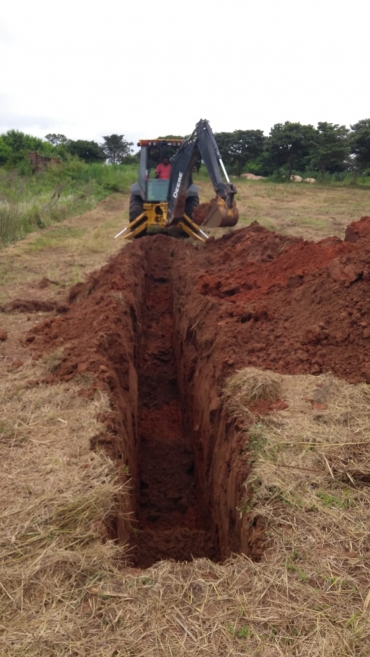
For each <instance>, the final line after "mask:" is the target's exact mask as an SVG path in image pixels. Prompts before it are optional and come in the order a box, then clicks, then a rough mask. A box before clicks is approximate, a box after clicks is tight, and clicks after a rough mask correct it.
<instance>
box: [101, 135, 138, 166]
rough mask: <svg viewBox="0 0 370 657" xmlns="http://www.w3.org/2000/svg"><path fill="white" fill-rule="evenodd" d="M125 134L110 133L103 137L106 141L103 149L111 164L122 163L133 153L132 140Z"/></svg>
mask: <svg viewBox="0 0 370 657" xmlns="http://www.w3.org/2000/svg"><path fill="white" fill-rule="evenodd" d="M124 137H125V135H109V136H107V137H103V139H104V143H103V145H102V147H101V148H102V151H103V153H104V154H105V157H106V158H107V160H108V162H110V163H111V164H121V163H122V162H123V161H124V159H125V157H126V156H127V155H130V154H131V146H133V145H134V144H133V142H132V141H130V142H129V141H126V140H125V139H124Z"/></svg>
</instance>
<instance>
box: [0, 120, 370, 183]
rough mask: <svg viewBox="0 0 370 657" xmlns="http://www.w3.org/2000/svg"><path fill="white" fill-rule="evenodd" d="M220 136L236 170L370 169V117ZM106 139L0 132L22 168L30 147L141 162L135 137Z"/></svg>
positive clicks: (5, 153) (1, 157)
mask: <svg viewBox="0 0 370 657" xmlns="http://www.w3.org/2000/svg"><path fill="white" fill-rule="evenodd" d="M215 136H216V140H217V144H218V147H219V149H220V153H221V156H222V158H223V161H224V163H225V165H226V167H227V169H228V171H229V173H231V174H234V175H236V176H240V175H241V174H242V173H243V171H244V172H250V173H254V174H257V175H261V176H270V175H273V174H275V173H278V174H279V175H286V176H289V177H290V176H291V175H292V174H293V173H300V174H305V175H322V176H324V175H325V174H327V173H329V174H341V173H344V174H346V173H352V174H353V175H355V176H357V175H370V119H363V120H361V121H358V122H357V123H355V124H353V125H351V126H350V129H348V128H346V126H344V125H339V124H334V123H327V122H320V123H318V124H317V127H314V126H313V125H304V124H301V123H294V122H291V121H286V122H285V123H276V124H275V125H274V126H273V127H272V128H271V130H270V133H269V135H267V136H266V135H264V133H263V131H262V130H234V131H233V132H218V133H216V135H215ZM184 138H185V137H184ZM102 139H103V142H102V143H100V144H99V143H97V142H95V141H86V140H82V139H78V140H72V139H68V138H67V137H66V136H65V135H62V134H56V133H51V134H48V135H46V136H45V140H43V139H40V138H38V137H33V136H31V135H27V134H25V133H23V132H20V131H19V130H8V132H6V133H5V134H2V135H0V166H6V167H9V168H11V167H18V168H20V169H21V168H22V166H26V160H27V158H26V156H27V153H28V152H29V151H37V152H38V153H39V154H40V155H46V156H54V157H59V158H60V159H68V158H70V157H77V158H80V159H81V160H84V161H85V162H87V163H91V162H109V163H111V164H126V163H133V162H137V154H133V152H132V146H133V143H132V142H129V141H127V140H126V139H125V136H124V135H116V134H114V135H108V136H105V137H103V138H102Z"/></svg>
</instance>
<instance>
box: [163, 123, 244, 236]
mask: <svg viewBox="0 0 370 657" xmlns="http://www.w3.org/2000/svg"><path fill="white" fill-rule="evenodd" d="M199 157H200V158H201V159H202V160H203V162H204V164H205V166H206V169H207V171H208V174H209V177H210V179H211V181H212V185H213V188H214V190H215V192H216V197H215V198H214V199H212V201H211V202H210V203H208V204H205V207H204V208H203V212H202V213H199V214H198V218H195V221H196V223H197V224H199V225H202V226H209V227H218V226H235V224H236V223H237V221H238V211H237V208H236V205H235V201H234V196H235V194H236V188H235V186H234V185H233V184H232V183H230V180H229V177H228V175H227V173H226V169H225V167H224V164H223V162H222V158H221V154H220V151H219V149H218V146H217V143H216V140H215V137H214V135H213V132H212V130H211V127H210V125H209V123H208V121H207V120H205V119H201V120H200V121H199V122H198V123H197V125H196V127H195V130H194V132H193V134H192V135H190V137H189V138H188V139H187V140H186V141H185V142H184V143H183V144H182V146H181V147H180V148H179V150H178V151H177V153H176V154H175V155H174V157H173V158H172V160H171V165H172V168H171V178H170V189H169V201H168V220H169V223H173V222H174V223H178V222H181V220H183V219H185V221H186V219H189V218H188V217H186V214H185V201H186V191H187V189H188V187H189V183H190V178H191V173H192V171H193V168H194V166H195V163H196V162H197V161H198V160H199ZM221 169H222V171H223V174H224V177H225V178H226V182H225V181H224V180H223V178H222V173H221Z"/></svg>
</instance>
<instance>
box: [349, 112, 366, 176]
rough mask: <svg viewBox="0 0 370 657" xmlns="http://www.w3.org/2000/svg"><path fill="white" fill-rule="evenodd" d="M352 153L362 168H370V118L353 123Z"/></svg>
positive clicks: (351, 136)
mask: <svg viewBox="0 0 370 657" xmlns="http://www.w3.org/2000/svg"><path fill="white" fill-rule="evenodd" d="M351 130H352V132H351V134H350V141H351V153H352V154H353V155H355V158H356V163H357V165H358V168H359V169H360V170H364V169H369V168H370V119H363V120H361V121H358V122H357V123H355V124H354V125H351Z"/></svg>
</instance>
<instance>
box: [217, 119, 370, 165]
mask: <svg viewBox="0 0 370 657" xmlns="http://www.w3.org/2000/svg"><path fill="white" fill-rule="evenodd" d="M215 136H216V141H217V144H218V147H219V149H220V153H221V155H222V157H223V160H224V163H225V165H226V166H227V168H228V169H229V170H230V172H231V173H233V174H235V175H237V176H240V175H241V173H242V172H243V171H248V172H250V173H255V174H258V175H262V176H270V175H272V174H274V173H276V172H279V173H280V174H281V175H286V176H289V177H290V176H291V175H292V173H303V174H311V173H312V174H313V173H315V174H320V175H322V176H323V175H324V174H326V173H330V174H334V173H342V172H348V173H353V174H355V175H370V119H364V120H361V121H358V122H357V123H355V124H354V125H351V129H350V130H349V129H348V128H346V126H344V125H338V124H334V123H327V122H320V123H318V124H317V127H316V128H315V127H314V126H313V125H303V124H301V123H293V122H291V121H286V122H285V123H276V124H275V125H274V126H273V127H272V128H271V130H270V134H269V135H268V136H265V135H264V133H263V132H262V130H235V131H234V132H219V133H216V135H215Z"/></svg>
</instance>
